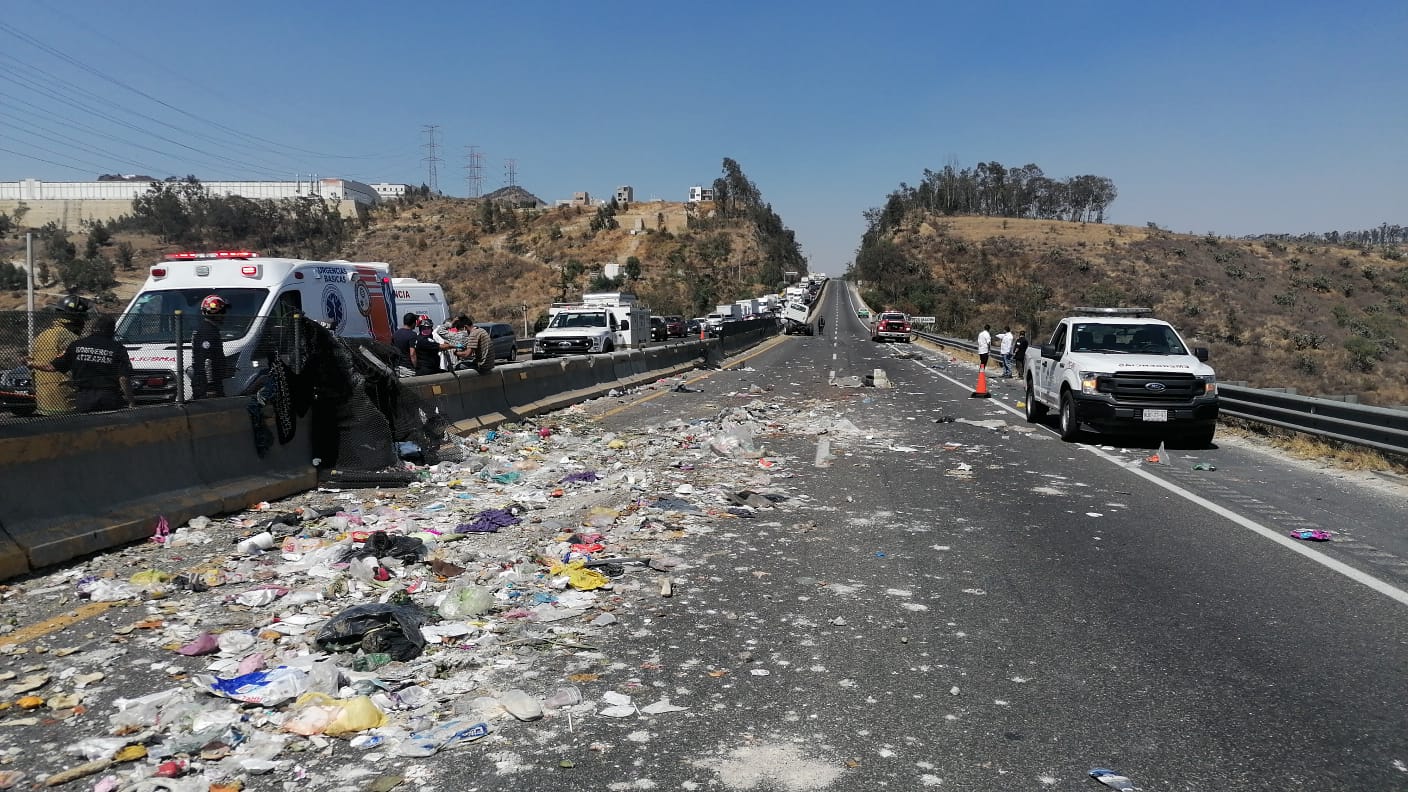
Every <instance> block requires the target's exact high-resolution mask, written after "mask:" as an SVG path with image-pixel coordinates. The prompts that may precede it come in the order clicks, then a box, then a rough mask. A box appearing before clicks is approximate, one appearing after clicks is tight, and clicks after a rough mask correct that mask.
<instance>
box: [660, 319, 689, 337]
mask: <svg viewBox="0 0 1408 792" xmlns="http://www.w3.org/2000/svg"><path fill="white" fill-rule="evenodd" d="M665 333H666V334H667V335H669V337H670V338H684V337H685V336H687V335H689V331H688V330H686V329H685V322H684V317H683V316H667V317H665Z"/></svg>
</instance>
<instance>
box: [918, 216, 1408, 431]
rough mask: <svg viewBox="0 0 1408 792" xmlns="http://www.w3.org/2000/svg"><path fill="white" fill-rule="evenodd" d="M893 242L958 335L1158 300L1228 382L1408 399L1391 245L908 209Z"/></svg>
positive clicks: (1406, 323)
mask: <svg viewBox="0 0 1408 792" xmlns="http://www.w3.org/2000/svg"><path fill="white" fill-rule="evenodd" d="M891 241H893V242H894V245H895V248H896V249H897V250H898V251H900V252H901V254H902V255H903V256H905V257H906V258H907V259H909V260H910V261H914V262H921V263H922V265H923V266H924V267H926V268H927V270H928V271H929V273H930V274H931V275H932V278H933V281H934V282H935V283H936V284H937V288H936V291H937V293H939V294H941V295H942V299H940V300H938V301H937V302H935V303H933V304H930V305H927V306H923V305H912V306H908V308H909V309H910V310H922V311H923V312H925V313H935V314H937V315H938V317H939V322H940V325H941V326H943V327H945V329H946V330H948V331H950V332H953V333H955V334H964V335H967V334H975V333H976V331H977V330H978V329H979V328H980V327H981V326H982V325H983V324H984V323H990V324H993V325H994V326H1001V325H1004V324H1011V325H1013V327H1014V328H1016V327H1027V328H1028V329H1029V330H1032V329H1034V330H1035V331H1036V332H1034V333H1032V336H1033V338H1034V339H1035V340H1038V341H1039V340H1042V338H1043V336H1044V334H1045V333H1046V332H1049V331H1050V329H1051V328H1052V327H1053V326H1054V323H1055V321H1056V319H1058V318H1059V317H1060V316H1061V315H1062V314H1063V313H1064V312H1065V311H1066V310H1068V308H1069V307H1071V306H1076V305H1102V306H1109V305H1148V306H1152V307H1153V308H1154V309H1155V310H1156V315H1158V316H1159V317H1161V318H1164V319H1167V320H1169V321H1171V322H1173V323H1174V324H1175V325H1176V326H1177V327H1178V328H1179V330H1180V331H1181V332H1182V333H1183V334H1184V335H1185V336H1186V337H1188V338H1189V340H1190V341H1191V342H1192V343H1194V344H1196V345H1201V346H1207V347H1209V348H1210V350H1211V353H1212V360H1211V362H1212V364H1213V365H1214V367H1215V368H1216V369H1217V371H1218V374H1219V376H1221V377H1222V378H1223V379H1225V380H1233V381H1237V380H1245V381H1247V382H1248V383H1249V384H1250V385H1252V386H1254V387H1275V386H1294V387H1296V388H1298V389H1299V391H1300V392H1301V393H1303V394H1307V395H1317V394H1319V395H1325V394H1343V393H1352V394H1358V395H1359V396H1360V398H1361V399H1362V400H1363V401H1364V402H1366V403H1370V404H1379V405H1401V404H1408V350H1405V348H1404V345H1403V342H1404V341H1408V262H1405V261H1403V260H1394V259H1391V258H1389V257H1386V256H1385V255H1384V253H1383V251H1380V250H1369V249H1359V248H1351V247H1340V246H1334V245H1329V244H1305V243H1295V242H1284V243H1283V242H1279V241H1275V240H1244V239H1229V238H1222V237H1215V236H1210V235H1209V236H1192V235H1184V234H1174V233H1170V232H1168V231H1164V230H1160V229H1156V228H1134V227H1130V226H1118V225H1104V224H1096V223H1070V222H1060V221H1047V220H1020V219H1003V218H995V217H932V216H930V217H922V218H909V219H907V222H905V223H904V224H903V225H902V226H901V227H900V228H898V229H897V230H896V231H895V232H894V233H893V234H892V235H891ZM925 309H927V310H925Z"/></svg>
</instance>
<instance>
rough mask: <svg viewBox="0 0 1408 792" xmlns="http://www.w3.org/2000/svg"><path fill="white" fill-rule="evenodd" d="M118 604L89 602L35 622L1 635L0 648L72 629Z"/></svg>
mask: <svg viewBox="0 0 1408 792" xmlns="http://www.w3.org/2000/svg"><path fill="white" fill-rule="evenodd" d="M116 604H117V603H116V602H89V603H86V604H84V605H80V606H78V607H77V608H74V609H73V610H71V611H69V612H67V613H61V614H59V615H58V616H55V617H53V618H50V619H45V620H44V621H42V622H35V623H34V624H31V625H29V626H28V627H21V628H20V629H18V630H15V631H14V632H12V633H10V634H8V635H0V646H11V645H13V644H22V643H25V642H27V641H32V640H34V639H35V638H42V637H44V636H46V635H48V634H50V633H55V632H58V631H59V630H62V629H64V628H65V627H71V626H73V625H75V624H77V623H79V622H81V621H83V620H84V619H91V618H93V617H94V616H97V615H98V614H100V613H102V612H103V611H105V610H107V609H108V608H111V607H112V606H114V605H116Z"/></svg>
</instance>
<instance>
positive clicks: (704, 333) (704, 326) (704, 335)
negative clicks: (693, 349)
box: [699, 322, 709, 341]
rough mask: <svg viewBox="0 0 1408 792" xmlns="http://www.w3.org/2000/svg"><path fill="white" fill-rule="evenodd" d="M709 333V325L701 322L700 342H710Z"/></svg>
mask: <svg viewBox="0 0 1408 792" xmlns="http://www.w3.org/2000/svg"><path fill="white" fill-rule="evenodd" d="M708 332H709V325H708V324H707V323H706V322H700V323H699V340H700V341H708V340H709V336H708Z"/></svg>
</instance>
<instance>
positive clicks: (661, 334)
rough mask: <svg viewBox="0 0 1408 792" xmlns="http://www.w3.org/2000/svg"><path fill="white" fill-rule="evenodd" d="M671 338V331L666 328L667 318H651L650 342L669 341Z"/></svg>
mask: <svg viewBox="0 0 1408 792" xmlns="http://www.w3.org/2000/svg"><path fill="white" fill-rule="evenodd" d="M669 337H670V331H669V330H668V329H666V327H665V317H663V316H652V317H650V340H651V341H664V340H665V339H667V338H669Z"/></svg>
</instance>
